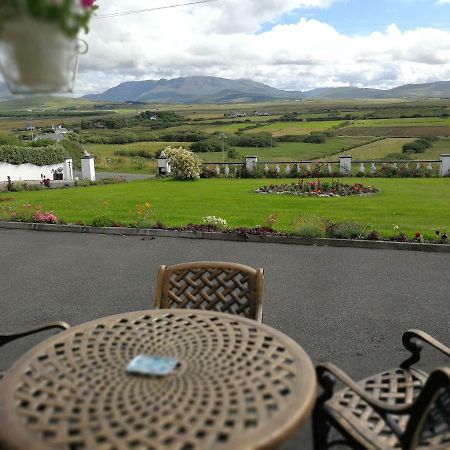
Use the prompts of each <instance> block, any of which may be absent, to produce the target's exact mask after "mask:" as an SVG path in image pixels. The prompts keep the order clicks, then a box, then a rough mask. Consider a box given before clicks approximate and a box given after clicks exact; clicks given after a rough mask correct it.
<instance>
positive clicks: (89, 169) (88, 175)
mask: <svg viewBox="0 0 450 450" xmlns="http://www.w3.org/2000/svg"><path fill="white" fill-rule="evenodd" d="M81 178H82V179H83V180H89V181H95V165H94V157H93V156H85V157H84V158H81Z"/></svg>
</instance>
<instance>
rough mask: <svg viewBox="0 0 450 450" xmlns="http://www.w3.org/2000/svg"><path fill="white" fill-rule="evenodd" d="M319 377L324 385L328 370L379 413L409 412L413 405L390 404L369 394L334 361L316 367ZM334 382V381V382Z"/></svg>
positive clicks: (327, 384)
mask: <svg viewBox="0 0 450 450" xmlns="http://www.w3.org/2000/svg"><path fill="white" fill-rule="evenodd" d="M316 372H317V378H318V380H319V383H320V384H321V385H322V380H323V379H324V375H325V374H326V373H327V372H328V373H329V374H331V375H332V377H333V378H334V379H335V380H336V379H337V380H339V381H340V382H341V383H342V384H344V385H345V386H347V387H348V388H349V389H351V390H352V391H353V392H355V393H356V394H357V395H358V396H359V397H361V398H362V399H363V400H364V401H365V402H367V403H368V404H369V405H370V406H371V407H372V408H373V409H374V410H375V411H377V412H378V413H379V414H382V415H385V414H408V413H409V412H410V410H411V408H412V406H413V404H412V405H404V406H400V405H390V404H388V403H386V402H383V401H380V400H378V399H377V398H375V397H374V396H372V395H371V394H369V393H368V392H367V391H366V390H364V389H363V388H362V387H361V386H359V385H358V384H357V383H356V382H355V381H354V380H352V378H350V376H349V375H347V374H346V373H345V372H344V371H343V370H341V369H339V367H337V366H335V365H334V364H332V363H325V364H320V365H318V366H317V367H316ZM324 384H325V385H326V387H325V389H326V388H327V387H328V388H329V386H330V380H329V379H328V380H326V381H325V383H324ZM333 384H334V383H333Z"/></svg>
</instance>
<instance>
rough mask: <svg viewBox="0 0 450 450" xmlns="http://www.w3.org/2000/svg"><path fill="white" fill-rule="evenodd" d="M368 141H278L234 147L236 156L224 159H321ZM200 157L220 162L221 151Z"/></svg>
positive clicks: (336, 139) (334, 139)
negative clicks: (254, 145)
mask: <svg viewBox="0 0 450 450" xmlns="http://www.w3.org/2000/svg"><path fill="white" fill-rule="evenodd" d="M368 141H370V139H368V138H361V137H335V138H331V139H329V140H327V142H325V143H324V144H308V143H305V142H280V143H278V144H277V145H276V146H275V147H272V148H270V147H267V148H265V147H264V148H251V147H235V150H236V151H237V152H238V155H239V156H238V157H237V158H234V159H229V158H227V155H226V152H225V161H230V162H231V161H242V159H243V158H244V157H245V156H252V155H256V156H257V157H258V159H259V160H260V161H305V160H306V161H307V160H313V159H321V158H324V157H326V156H328V155H333V154H336V153H339V152H341V151H342V150H343V149H344V150H345V149H348V148H353V147H355V146H358V145H362V144H365V143H367V142H368ZM198 155H199V156H200V158H202V160H203V161H206V162H221V161H222V153H221V152H214V153H212V152H208V153H198Z"/></svg>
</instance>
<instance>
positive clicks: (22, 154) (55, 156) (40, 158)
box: [0, 144, 68, 166]
mask: <svg viewBox="0 0 450 450" xmlns="http://www.w3.org/2000/svg"><path fill="white" fill-rule="evenodd" d="M67 157H68V151H67V150H66V149H65V148H64V147H62V146H61V145H58V144H56V145H51V146H48V147H19V146H16V145H0V162H4V163H9V164H26V163H28V164H35V165H36V166H48V165H51V164H58V163H60V162H63V161H64V160H65V159H66V158H67Z"/></svg>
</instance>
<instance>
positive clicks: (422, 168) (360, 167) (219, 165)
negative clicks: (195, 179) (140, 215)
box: [161, 155, 450, 177]
mask: <svg viewBox="0 0 450 450" xmlns="http://www.w3.org/2000/svg"><path fill="white" fill-rule="evenodd" d="M161 162H162V163H164V162H163V161H161ZM204 165H205V166H208V167H213V168H214V171H215V172H216V174H217V175H225V176H233V175H234V174H235V173H237V172H238V170H239V168H240V167H242V163H223V162H208V163H204ZM244 165H245V169H246V171H247V172H249V173H251V172H254V171H255V170H262V171H263V172H264V173H267V174H270V173H272V174H277V175H280V176H282V175H286V176H292V175H294V174H300V175H305V174H310V175H311V176H314V175H315V174H316V173H319V172H320V174H321V175H324V174H329V175H330V176H337V175H340V176H345V175H349V176H350V175H356V174H359V175H367V176H370V175H380V176H383V172H386V173H387V172H389V171H396V172H398V174H399V176H401V174H402V171H404V172H410V173H411V172H414V171H415V172H417V173H419V172H420V173H421V174H424V175H434V176H441V177H444V176H450V155H441V159H440V160H396V161H393V160H391V161H382V160H381V161H380V160H369V161H353V159H352V157H351V156H341V157H339V161H262V162H260V161H258V158H257V157H256V156H246V158H245V163H244Z"/></svg>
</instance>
